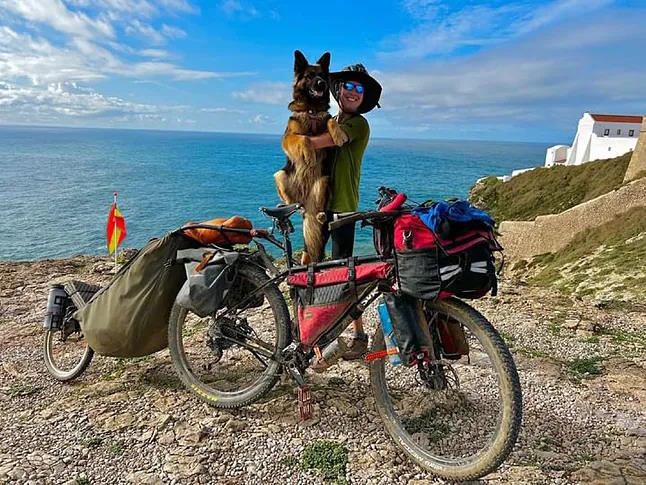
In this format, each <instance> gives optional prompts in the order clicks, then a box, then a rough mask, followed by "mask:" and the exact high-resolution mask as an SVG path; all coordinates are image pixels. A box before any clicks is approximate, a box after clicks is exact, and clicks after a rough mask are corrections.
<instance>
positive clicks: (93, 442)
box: [84, 436, 103, 448]
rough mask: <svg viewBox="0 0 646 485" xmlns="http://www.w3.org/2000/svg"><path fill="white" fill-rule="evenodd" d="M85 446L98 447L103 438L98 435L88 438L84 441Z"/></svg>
mask: <svg viewBox="0 0 646 485" xmlns="http://www.w3.org/2000/svg"><path fill="white" fill-rule="evenodd" d="M84 443H85V446H87V447H88V448H97V447H98V446H100V445H101V443H103V438H99V437H98V436H94V437H92V438H88V439H86V440H85V441H84Z"/></svg>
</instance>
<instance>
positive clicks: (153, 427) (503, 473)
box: [0, 257, 646, 484]
mask: <svg viewBox="0 0 646 485" xmlns="http://www.w3.org/2000/svg"><path fill="white" fill-rule="evenodd" d="M109 268H110V265H109V263H107V262H106V261H105V260H102V259H99V258H91V257H77V258H73V259H68V260H57V261H39V262H33V263H0V403H1V404H0V405H1V408H2V411H1V412H0V482H2V483H4V482H10V483H71V484H73V483H77V484H83V483H86V484H87V483H230V484H234V483H306V482H314V483H321V482H323V478H322V476H321V474H320V472H319V471H317V470H316V469H304V467H303V466H302V458H303V452H304V450H305V449H306V447H307V445H308V444H310V443H313V442H317V441H320V440H330V441H333V442H335V443H337V444H338V445H339V448H341V449H345V450H347V451H348V462H347V472H346V477H345V478H346V480H347V481H348V482H350V483H401V484H405V483H416V484H421V483H431V482H433V478H432V477H431V476H430V475H428V474H427V473H425V472H424V471H423V470H421V469H420V468H418V467H417V466H416V465H414V464H412V463H411V462H410V461H409V460H407V459H406V458H405V457H404V456H403V455H402V454H401V452H400V451H399V450H398V449H396V448H395V447H394V445H393V444H392V442H391V440H390V438H389V437H388V436H387V435H386V434H385V432H384V431H383V426H382V424H381V421H380V419H379V417H378V415H377V413H376V411H375V408H374V399H373V398H372V396H371V393H370V386H369V380H368V371H367V368H366V367H365V366H363V365H357V364H351V363H342V364H341V365H339V366H336V367H334V368H332V369H330V370H329V371H328V372H327V373H325V374H321V375H313V376H311V379H310V381H311V385H312V390H313V394H314V397H315V400H316V404H315V411H316V419H315V420H314V422H313V423H310V424H309V425H308V426H303V425H302V424H300V423H299V421H298V418H297V412H296V397H295V389H294V387H293V386H292V385H291V383H289V382H287V381H285V382H281V383H280V384H279V385H278V386H277V387H276V388H275V390H274V391H272V393H271V394H270V395H269V396H268V397H266V398H265V399H264V400H263V401H262V402H260V403H258V404H255V405H252V406H249V407H248V408H246V409H243V410H240V411H235V412H224V411H219V410H216V409H212V408H209V407H208V406H207V405H205V404H202V403H201V402H199V401H197V400H196V399H194V398H193V397H192V396H191V395H190V394H189V393H188V392H187V391H185V390H184V389H183V388H182V386H181V383H180V381H179V380H178V379H177V378H176V377H175V374H174V372H173V368H172V366H171V362H170V357H169V355H168V351H164V352H160V353H158V354H156V355H153V356H150V357H146V358H140V359H130V360H127V359H113V358H105V357H101V356H95V358H94V360H93V361H92V364H91V365H90V367H89V369H88V370H87V371H86V373H85V374H84V375H83V376H82V377H80V378H79V379H78V380H76V381H74V382H72V383H71V384H61V383H59V382H57V381H54V380H53V379H51V378H50V377H49V376H48V375H47V374H46V372H45V368H44V365H43V362H42V350H41V342H42V332H43V330H42V328H41V321H42V317H43V310H44V307H45V300H46V294H47V288H48V286H49V284H50V283H51V282H52V281H55V280H61V279H68V278H71V277H75V278H77V279H82V280H87V281H95V282H99V283H102V282H105V281H107V280H108V279H109V277H110V275H109V272H108V271H107V270H108V269H109ZM476 306H477V308H478V309H479V310H480V311H481V312H482V313H484V315H485V316H487V318H489V319H490V320H491V321H492V322H493V323H494V325H495V326H496V327H497V328H498V329H499V331H500V332H501V334H502V335H503V337H504V338H505V340H506V341H507V342H508V344H509V346H510V347H511V349H512V351H513V354H514V359H515V361H516V363H517V366H518V370H519V374H520V379H521V384H522V387H523V397H524V417H523V427H522V430H521V434H520V438H519V440H518V443H517V446H516V448H515V450H514V452H513V453H512V454H511V456H510V458H509V459H508V460H507V461H506V462H505V464H503V466H502V467H501V468H500V469H499V470H498V471H497V472H495V473H493V474H491V475H489V476H487V477H486V478H485V479H484V481H485V482H490V483H514V484H516V483H536V484H544V483H559V484H565V483H594V482H596V483H604V484H605V483H616V484H625V483H628V484H633V483H634V484H637V483H646V369H645V366H646V364H645V363H644V356H645V355H646V314H644V313H640V312H627V311H625V310H624V311H621V310H611V309H604V308H599V306H603V305H597V306H595V305H594V304H593V303H592V302H589V301H588V302H586V301H583V300H577V299H569V298H566V297H563V296H560V295H559V294H557V293H552V292H550V291H549V290H545V289H538V288H533V287H529V286H525V285H523V284H521V283H519V282H515V281H503V282H502V285H501V289H500V295H499V296H498V297H489V298H485V299H483V300H481V301H478V302H476ZM372 314H374V312H373V313H372ZM368 319H369V320H370V314H369V318H368ZM372 320H374V317H372ZM372 324H374V322H372Z"/></svg>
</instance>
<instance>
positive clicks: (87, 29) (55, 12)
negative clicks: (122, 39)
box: [0, 0, 114, 38]
mask: <svg viewBox="0 0 646 485" xmlns="http://www.w3.org/2000/svg"><path fill="white" fill-rule="evenodd" d="M0 8H4V9H6V10H7V11H8V12H11V13H13V14H16V15H19V16H20V17H22V18H24V19H25V20H26V21H28V22H33V23H38V24H46V25H49V26H50V27H52V28H53V29H55V30H58V31H59V32H63V33H65V34H70V35H77V36H80V37H86V38H87V37H93V36H95V35H99V36H107V37H114V28H113V27H112V24H111V23H110V22H109V21H108V20H107V19H104V18H99V17H97V18H96V19H91V18H89V17H88V16H87V15H86V14H84V13H82V12H78V11H76V12H72V11H70V10H68V9H67V7H66V6H65V4H64V3H63V2H62V1H61V0H0Z"/></svg>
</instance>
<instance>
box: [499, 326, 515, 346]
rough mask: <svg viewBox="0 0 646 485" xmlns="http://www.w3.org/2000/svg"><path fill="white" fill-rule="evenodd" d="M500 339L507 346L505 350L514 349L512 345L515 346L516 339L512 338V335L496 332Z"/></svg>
mask: <svg viewBox="0 0 646 485" xmlns="http://www.w3.org/2000/svg"><path fill="white" fill-rule="evenodd" d="M498 333H499V334H500V336H501V337H502V339H503V340H504V341H505V345H507V348H509V349H510V350H511V349H513V348H514V345H516V337H514V336H513V335H512V334H510V333H507V332H504V331H502V330H500V331H498Z"/></svg>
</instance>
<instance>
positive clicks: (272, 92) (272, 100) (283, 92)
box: [232, 81, 292, 105]
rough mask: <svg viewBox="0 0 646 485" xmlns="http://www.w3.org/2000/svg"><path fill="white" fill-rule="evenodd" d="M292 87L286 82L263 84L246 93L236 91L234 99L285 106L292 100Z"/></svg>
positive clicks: (245, 91)
mask: <svg viewBox="0 0 646 485" xmlns="http://www.w3.org/2000/svg"><path fill="white" fill-rule="evenodd" d="M291 89H292V88H291V85H290V84H289V83H284V82H272V81H268V82H262V83H257V84H253V85H252V86H249V88H248V89H246V90H244V91H234V92H233V93H232V94H233V97H234V98H236V99H239V100H241V101H245V102H248V103H261V104H284V105H287V104H288V103H289V101H290V99H291Z"/></svg>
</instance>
